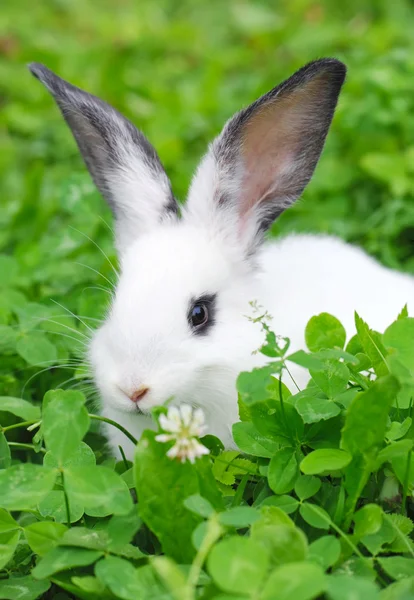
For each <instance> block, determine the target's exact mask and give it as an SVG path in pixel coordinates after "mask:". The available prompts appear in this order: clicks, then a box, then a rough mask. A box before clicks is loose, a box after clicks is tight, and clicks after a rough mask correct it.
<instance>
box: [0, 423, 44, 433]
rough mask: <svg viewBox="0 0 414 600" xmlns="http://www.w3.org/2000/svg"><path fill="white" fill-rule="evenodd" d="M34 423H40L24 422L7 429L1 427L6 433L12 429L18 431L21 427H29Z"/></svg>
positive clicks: (8, 426)
mask: <svg viewBox="0 0 414 600" xmlns="http://www.w3.org/2000/svg"><path fill="white" fill-rule="evenodd" d="M34 423H38V421H22V422H21V423H14V425H7V427H0V430H1V431H3V433H4V432H5V431H11V430H12V429H18V428H19V427H28V426H29V425H33V424H34Z"/></svg>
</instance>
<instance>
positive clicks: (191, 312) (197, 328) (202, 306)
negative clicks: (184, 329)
mask: <svg viewBox="0 0 414 600" xmlns="http://www.w3.org/2000/svg"><path fill="white" fill-rule="evenodd" d="M215 313H216V295H215V294H204V295H203V296H199V297H198V298H197V299H194V298H193V299H192V301H191V302H190V306H189V309H188V323H189V325H190V327H191V329H192V330H193V333H197V334H200V335H201V334H203V335H204V334H206V333H207V331H208V330H209V329H210V327H211V326H212V325H214V322H215Z"/></svg>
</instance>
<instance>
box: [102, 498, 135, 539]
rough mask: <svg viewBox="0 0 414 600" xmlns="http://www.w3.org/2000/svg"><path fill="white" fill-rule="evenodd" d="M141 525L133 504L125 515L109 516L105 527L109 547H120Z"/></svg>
mask: <svg viewBox="0 0 414 600" xmlns="http://www.w3.org/2000/svg"><path fill="white" fill-rule="evenodd" d="M141 525H142V521H141V519H140V517H139V516H138V510H137V505H135V504H134V506H133V507H132V510H131V512H130V513H128V514H127V515H114V516H113V517H111V519H110V521H109V523H108V527H107V532H108V536H109V545H110V548H120V547H122V546H124V544H127V543H128V542H130V541H131V540H132V538H133V537H134V535H135V534H136V532H137V531H138V530H139V529H140V528H141Z"/></svg>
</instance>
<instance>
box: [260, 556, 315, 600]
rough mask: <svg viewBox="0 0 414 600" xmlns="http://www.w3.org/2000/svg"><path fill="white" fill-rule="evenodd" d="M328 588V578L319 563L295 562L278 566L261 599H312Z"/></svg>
mask: <svg viewBox="0 0 414 600" xmlns="http://www.w3.org/2000/svg"><path fill="white" fill-rule="evenodd" d="M325 589H326V578H325V575H324V573H323V570H322V569H321V567H320V566H319V565H316V564H313V563H311V562H295V563H290V564H287V565H282V566H280V567H278V568H276V569H275V570H274V571H273V572H272V574H271V575H270V577H269V579H268V580H267V582H266V584H265V586H264V588H263V591H262V593H261V595H260V600H275V597H276V596H275V590H277V600H293V598H294V600H312V599H313V598H317V597H318V596H319V595H320V594H322V593H323V592H324V590H325Z"/></svg>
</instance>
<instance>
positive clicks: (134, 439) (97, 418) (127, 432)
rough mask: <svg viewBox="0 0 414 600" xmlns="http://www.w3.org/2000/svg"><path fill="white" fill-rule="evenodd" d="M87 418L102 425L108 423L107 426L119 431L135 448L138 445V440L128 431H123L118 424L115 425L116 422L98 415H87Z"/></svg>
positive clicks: (123, 428)
mask: <svg viewBox="0 0 414 600" xmlns="http://www.w3.org/2000/svg"><path fill="white" fill-rule="evenodd" d="M89 418H90V419H95V420H96V421H104V423H109V425H113V426H114V427H116V428H117V429H119V431H122V433H123V434H124V435H126V436H127V438H128V439H129V440H130V441H131V442H132V443H133V444H134V445H135V446H136V445H137V444H138V440H137V439H136V438H135V437H134V436H133V435H132V433H129V431H127V430H126V429H125V427H122V425H120V424H119V423H117V422H116V421H112V419H108V418H107V417H101V416H100V415H93V414H89Z"/></svg>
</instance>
